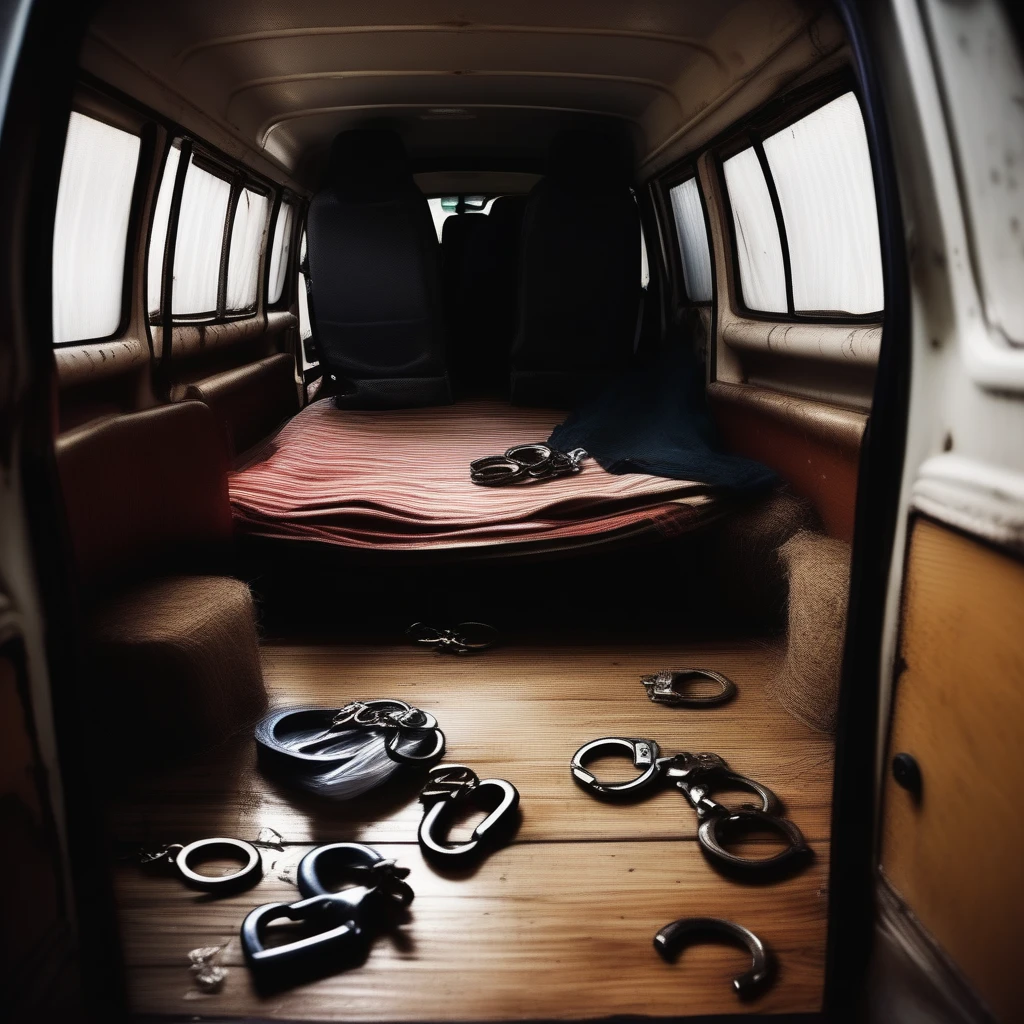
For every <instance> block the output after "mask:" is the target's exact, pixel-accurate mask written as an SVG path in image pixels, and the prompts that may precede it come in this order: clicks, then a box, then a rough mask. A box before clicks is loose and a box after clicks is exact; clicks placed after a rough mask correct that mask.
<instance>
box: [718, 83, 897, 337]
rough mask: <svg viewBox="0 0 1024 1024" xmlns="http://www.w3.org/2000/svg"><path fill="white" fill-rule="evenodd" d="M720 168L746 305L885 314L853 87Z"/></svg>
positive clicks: (810, 314) (805, 312) (815, 314)
mask: <svg viewBox="0 0 1024 1024" xmlns="http://www.w3.org/2000/svg"><path fill="white" fill-rule="evenodd" d="M722 169H723V172H724V175H725V184H726V190H727V192H728V195H729V204H730V206H731V207H732V220H733V236H734V240H735V248H736V257H737V262H738V264H739V277H740V290H741V293H742V300H743V303H744V305H745V306H746V307H747V309H749V310H752V311H754V312H761V313H780V314H784V315H787V316H790V317H801V318H808V319H816V318H817V319H823V318H832V317H838V318H843V317H860V316H871V315H873V314H879V313H880V312H881V310H882V307H883V301H884V300H883V288H882V257H881V249H880V246H879V237H878V212H877V208H876V206H875V187H874V178H873V176H872V172H871V160H870V155H869V152H868V144H867V135H866V133H865V131H864V121H863V118H862V116H861V112H860V105H859V104H858V102H857V98H856V96H855V95H854V94H853V93H852V92H848V93H845V94H844V95H842V96H840V97H839V98H838V99H835V100H832V101H831V102H830V103H827V104H825V105H824V106H823V107H820V108H819V109H818V110H815V111H814V112H813V113H811V114H808V115H807V116H806V117H803V118H801V119H800V120H799V121H796V122H794V123H793V124H791V125H789V126H788V127H787V128H784V129H783V130H782V131H779V132H776V133H775V134H773V135H770V136H768V137H767V138H765V139H764V141H763V143H762V142H760V141H759V140H757V139H755V140H754V141H753V143H752V144H751V145H750V146H748V147H747V148H746V149H744V150H742V151H741V152H739V153H737V154H736V155H735V156H732V157H730V158H729V159H727V160H725V161H724V162H723V164H722ZM773 190H774V197H773ZM776 200H777V202H776Z"/></svg>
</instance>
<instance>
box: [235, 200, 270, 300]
mask: <svg viewBox="0 0 1024 1024" xmlns="http://www.w3.org/2000/svg"><path fill="white" fill-rule="evenodd" d="M269 211H270V200H269V199H267V197H266V196H261V195H260V194H259V193H257V192H253V191H252V190H251V189H247V188H243V189H242V191H241V192H240V193H239V195H238V204H237V205H236V206H235V218H234V222H233V223H232V227H231V249H230V251H229V253H228V282H227V292H226V296H225V298H226V301H225V307H224V308H225V309H226V310H229V311H230V312H233V313H237V312H240V311H241V310H247V309H253V308H255V306H256V296H257V294H258V289H259V269H260V256H261V255H262V253H263V237H264V232H265V231H266V227H267V215H268V213H269Z"/></svg>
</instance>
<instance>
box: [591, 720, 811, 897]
mask: <svg viewBox="0 0 1024 1024" xmlns="http://www.w3.org/2000/svg"><path fill="white" fill-rule="evenodd" d="M623 752H625V753H626V754H627V756H629V757H630V759H631V760H632V761H633V764H634V766H635V767H637V768H640V769H642V771H641V772H640V774H639V775H638V776H636V778H633V779H628V780H627V781H625V782H601V781H600V780H599V779H598V778H597V777H596V776H595V775H594V774H593V773H592V772H591V771H589V769H587V768H586V762H587V761H589V760H591V759H592V758H596V757H607V756H611V755H614V754H619V755H621V754H622V753H623ZM571 768H572V774H573V778H574V779H575V780H576V782H578V783H579V784H580V785H581V786H582V787H583V788H584V789H585V790H587V792H589V793H590V794H591V795H593V796H597V797H604V798H606V799H617V798H618V799H621V798H628V797H630V796H635V795H637V794H639V793H642V792H644V791H645V790H648V789H650V788H652V787H654V786H657V785H660V784H662V783H663V782H664V781H666V780H667V781H669V782H670V783H671V784H672V785H674V786H675V787H676V788H677V789H678V790H679V791H680V792H681V793H682V794H683V796H684V797H686V799H687V801H688V802H689V804H690V806H691V807H693V809H694V810H695V811H696V812H697V821H698V825H697V842H698V844H699V845H700V848H701V850H702V852H703V853H704V855H705V856H706V857H707V858H708V860H709V861H711V863H712V864H713V865H714V866H715V867H717V868H719V869H721V870H722V871H724V872H727V873H730V874H735V875H738V876H740V877H747V878H757V877H762V878H763V877H767V876H771V875H774V874H776V873H783V872H785V871H788V870H790V869H792V868H795V867H796V866H797V865H798V864H799V863H802V862H803V861H804V860H805V859H807V858H808V856H809V855H810V852H811V851H810V848H809V847H808V845H807V843H806V842H805V840H804V837H803V834H802V833H801V832H800V829H799V828H797V826H796V825H795V824H793V822H791V821H790V820H789V819H788V818H783V817H781V816H780V815H778V814H777V813H776V811H777V810H778V808H779V799H778V797H776V795H775V794H774V793H773V792H772V791H771V790H770V789H769V788H768V787H767V786H763V785H762V784H761V783H759V782H756V781H755V780H754V779H749V778H747V777H746V776H745V775H740V774H738V773H737V772H734V771H731V770H730V768H729V766H728V765H727V764H726V763H725V761H724V760H723V759H722V758H721V757H719V756H718V755H717V754H711V753H703V754H690V753H680V754H671V755H668V756H665V757H662V756H661V750H660V748H659V746H658V744H657V743H656V742H655V741H654V740H645V739H627V738H625V737H617V736H616V737H607V738H605V739H598V740H591V742H590V743H585V744H584V745H583V746H582V747H580V749H579V750H577V751H576V753H575V754H574V755H573V758H572V762H571ZM723 787H724V788H730V789H746V790H748V791H750V792H751V793H753V794H754V795H755V796H757V798H758V800H759V802H760V807H759V808H758V807H754V806H751V805H744V806H743V807H741V808H740V809H739V810H735V811H734V810H730V809H729V808H728V807H726V806H725V805H724V804H720V803H718V801H716V800H714V799H712V796H711V794H712V792H713V791H714V790H715V789H721V788H723ZM760 829H764V830H767V831H769V832H774V833H775V834H776V835H778V836H779V837H780V838H781V839H782V840H783V841H784V842H785V843H786V849H784V850H782V851H780V852H779V853H776V854H773V855H772V856H769V857H740V856H738V855H737V854H735V853H732V852H731V851H729V850H728V849H726V846H725V843H726V842H727V841H728V840H729V839H731V838H733V837H737V838H738V837H739V836H741V835H743V834H744V833H747V832H751V831H757V830H760Z"/></svg>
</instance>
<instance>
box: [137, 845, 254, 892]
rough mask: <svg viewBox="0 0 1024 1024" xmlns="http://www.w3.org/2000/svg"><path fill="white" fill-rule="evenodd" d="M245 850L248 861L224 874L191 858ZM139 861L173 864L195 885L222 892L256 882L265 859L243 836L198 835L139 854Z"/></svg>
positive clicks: (157, 865) (153, 865) (163, 865)
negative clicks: (204, 870) (205, 870)
mask: <svg viewBox="0 0 1024 1024" xmlns="http://www.w3.org/2000/svg"><path fill="white" fill-rule="evenodd" d="M239 854H242V857H243V859H244V862H245V863H244V864H243V865H242V866H241V867H240V868H239V869H238V870H237V871H230V872H228V873H227V874H224V875H204V874H200V872H198V871H196V870H195V869H194V868H192V867H191V865H190V861H193V860H195V859H197V857H198V855H202V856H204V857H223V856H227V857H230V858H231V859H233V860H234V859H237V858H238V855H239ZM139 863H140V864H141V865H142V867H144V868H173V869H174V870H175V871H176V872H177V874H178V876H179V877H180V878H181V880H182V881H183V882H184V883H185V884H186V885H187V886H189V887H190V888H192V889H200V890H202V891H203V892H211V893H217V894H222V895H227V894H228V893H236V892H242V891H243V890H244V889H249V888H251V887H252V886H254V885H255V884H256V883H257V882H258V881H259V880H260V879H261V878H262V877H263V860H262V858H261V857H260V852H259V850H257V849H256V847H255V846H253V845H252V843H246V842H243V841H242V840H241V839H225V838H220V837H218V838H214V839H198V840H196V842H194V843H189V844H188V845H187V846H183V845H182V844H181V843H171V844H169V845H168V846H164V847H161V848H160V849H159V850H156V851H151V852H143V853H141V854H139Z"/></svg>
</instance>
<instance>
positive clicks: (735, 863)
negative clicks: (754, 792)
mask: <svg viewBox="0 0 1024 1024" xmlns="http://www.w3.org/2000/svg"><path fill="white" fill-rule="evenodd" d="M747 829H767V830H768V831H770V832H775V833H776V834H777V835H780V836H782V838H783V839H785V840H786V841H787V842H788V843H789V846H788V847H787V848H786V849H785V850H782V851H781V852H780V853H776V854H773V855H772V856H770V857H739V856H737V855H736V854H735V853H731V852H730V851H729V850H727V849H726V848H725V846H724V845H723V838H727V837H726V836H723V833H728V832H730V831H746V830H747ZM697 842H698V843H699V844H700V847H701V849H702V850H703V851H704V853H705V854H707V856H708V858H709V859H710V860H712V861H713V862H714V863H715V864H716V865H718V866H719V867H721V868H723V869H725V870H726V871H727V872H728V873H735V874H737V875H739V876H746V877H761V878H765V877H769V876H774V875H775V874H777V873H779V874H781V873H783V872H785V871H787V870H789V869H792V868H794V867H796V866H797V865H798V864H800V863H803V862H804V861H805V860H807V859H808V858H809V856H810V854H811V849H810V847H809V846H808V845H807V842H806V840H805V839H804V837H803V833H802V832H801V831H800V829H799V828H797V826H796V825H794V824H793V822H791V821H790V820H789V819H788V818H779V817H776V816H775V815H774V814H765V813H764V812H763V811H756V810H743V811H736V812H734V813H732V814H723V815H718V816H715V817H709V818H705V819H704V821H702V822H701V823H700V825H699V826H698V827H697Z"/></svg>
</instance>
